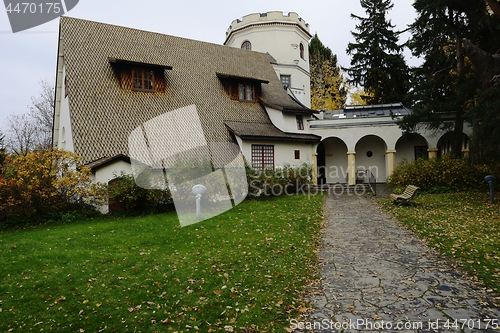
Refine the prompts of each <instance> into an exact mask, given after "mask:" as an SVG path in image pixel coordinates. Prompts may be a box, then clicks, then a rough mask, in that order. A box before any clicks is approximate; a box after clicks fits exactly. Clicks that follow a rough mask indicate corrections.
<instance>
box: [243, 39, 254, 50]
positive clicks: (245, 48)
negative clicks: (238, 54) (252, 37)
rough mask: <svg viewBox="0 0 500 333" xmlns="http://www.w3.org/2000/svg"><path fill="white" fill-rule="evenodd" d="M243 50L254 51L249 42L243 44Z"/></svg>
mask: <svg viewBox="0 0 500 333" xmlns="http://www.w3.org/2000/svg"><path fill="white" fill-rule="evenodd" d="M241 48H242V49H243V50H251V49H252V43H250V42H249V41H247V40H246V41H244V42H243V44H241Z"/></svg>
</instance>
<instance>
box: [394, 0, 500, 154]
mask: <svg viewBox="0 0 500 333" xmlns="http://www.w3.org/2000/svg"><path fill="white" fill-rule="evenodd" d="M413 6H414V8H415V9H416V11H417V19H416V21H415V22H414V23H413V24H412V25H411V32H412V38H411V40H410V41H409V43H408V45H409V47H410V49H411V50H412V53H413V54H414V55H415V56H417V57H421V58H423V59H424V62H423V64H422V66H420V67H419V68H417V69H416V70H415V77H414V78H413V82H414V84H413V86H412V91H413V97H414V100H415V104H414V105H413V111H414V112H413V114H412V115H410V116H408V117H405V118H404V119H403V121H402V122H401V127H402V128H403V130H405V131H411V130H412V129H413V128H415V126H416V125H417V124H418V123H419V122H420V123H421V122H426V123H427V124H429V127H430V128H440V129H449V130H452V131H453V133H454V135H453V142H452V152H453V154H454V155H455V156H460V155H461V149H462V136H463V134H462V133H463V128H464V121H469V122H470V123H471V124H474V125H473V127H474V137H475V138H476V139H477V138H479V137H480V133H481V132H482V131H480V130H479V123H480V122H481V120H479V119H480V118H481V116H480V114H482V113H483V111H484V110H485V107H484V105H482V106H481V108H480V109H478V108H477V103H478V102H479V101H483V102H485V103H486V100H485V99H481V98H478V96H479V93H480V91H481V90H482V89H489V88H490V87H489V82H488V81H491V77H493V75H492V72H494V71H495V65H494V63H489V64H488V66H487V69H486V70H484V69H482V68H481V67H484V66H483V65H484V64H483V62H486V61H482V60H479V61H478V60H475V55H477V54H476V53H475V52H477V51H478V50H479V49H480V48H488V49H489V51H494V50H498V47H499V46H500V44H499V40H498V38H497V37H496V34H495V33H493V31H494V30H496V29H497V28H498V23H497V24H496V25H492V19H493V18H494V16H493V15H492V14H491V12H489V11H488V8H487V6H486V3H485V1H484V0H471V1H462V0H461V1H457V0H440V1H436V0H415V2H414V4H413ZM496 21H498V20H496ZM494 52H495V51H494ZM498 68H500V67H498ZM485 72H487V74H488V75H491V76H490V77H489V78H485V76H484V73H485ZM485 83H486V84H485ZM489 96H490V97H491V95H489ZM490 97H488V99H490ZM488 103H489V102H488ZM496 104H498V102H496ZM443 112H446V113H447V114H448V115H453V117H454V119H453V122H451V123H450V122H449V121H443V116H442V114H443ZM485 114H487V113H485ZM482 122H484V119H482ZM475 141H476V142H477V140H475ZM483 141H484V140H483ZM475 150H476V152H477V151H478V147H476V149H475Z"/></svg>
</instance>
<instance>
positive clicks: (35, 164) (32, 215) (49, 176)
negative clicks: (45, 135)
mask: <svg viewBox="0 0 500 333" xmlns="http://www.w3.org/2000/svg"><path fill="white" fill-rule="evenodd" d="M104 198H105V190H104V187H101V186H99V185H92V181H91V179H90V169H89V168H86V167H84V166H83V164H82V163H81V159H80V157H79V156H77V155H76V154H74V153H71V152H68V151H64V150H57V149H54V150H45V151H33V152H29V153H27V154H26V155H25V156H18V157H12V156H7V157H6V159H5V161H4V164H3V167H2V170H1V173H0V221H1V220H8V219H12V218H29V219H37V218H41V217H43V216H46V215H50V214H52V215H53V214H54V213H58V212H65V211H74V210H79V209H84V208H85V209H88V207H89V206H91V205H94V204H98V203H102V202H104Z"/></svg>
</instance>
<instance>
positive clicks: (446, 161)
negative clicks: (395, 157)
mask: <svg viewBox="0 0 500 333" xmlns="http://www.w3.org/2000/svg"><path fill="white" fill-rule="evenodd" d="M488 174H496V175H498V176H499V177H500V165H498V163H490V164H481V165H477V164H472V163H471V162H470V160H468V159H456V158H453V157H451V156H450V155H444V156H443V157H442V158H439V159H428V160H427V159H417V160H414V161H402V162H401V163H399V164H398V166H397V167H396V169H395V170H394V173H393V174H392V175H391V176H390V178H389V184H391V185H393V186H395V187H405V186H406V185H409V184H411V185H415V186H418V187H420V188H421V189H422V190H423V191H426V192H429V193H444V192H452V191H461V190H469V189H484V188H485V182H484V177H485V176H486V175H488Z"/></svg>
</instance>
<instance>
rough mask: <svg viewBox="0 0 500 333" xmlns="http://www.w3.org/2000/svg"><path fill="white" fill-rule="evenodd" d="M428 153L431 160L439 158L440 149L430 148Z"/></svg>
mask: <svg viewBox="0 0 500 333" xmlns="http://www.w3.org/2000/svg"><path fill="white" fill-rule="evenodd" d="M427 152H428V153H429V159H431V158H437V157H438V149H437V148H429V149H427Z"/></svg>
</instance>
